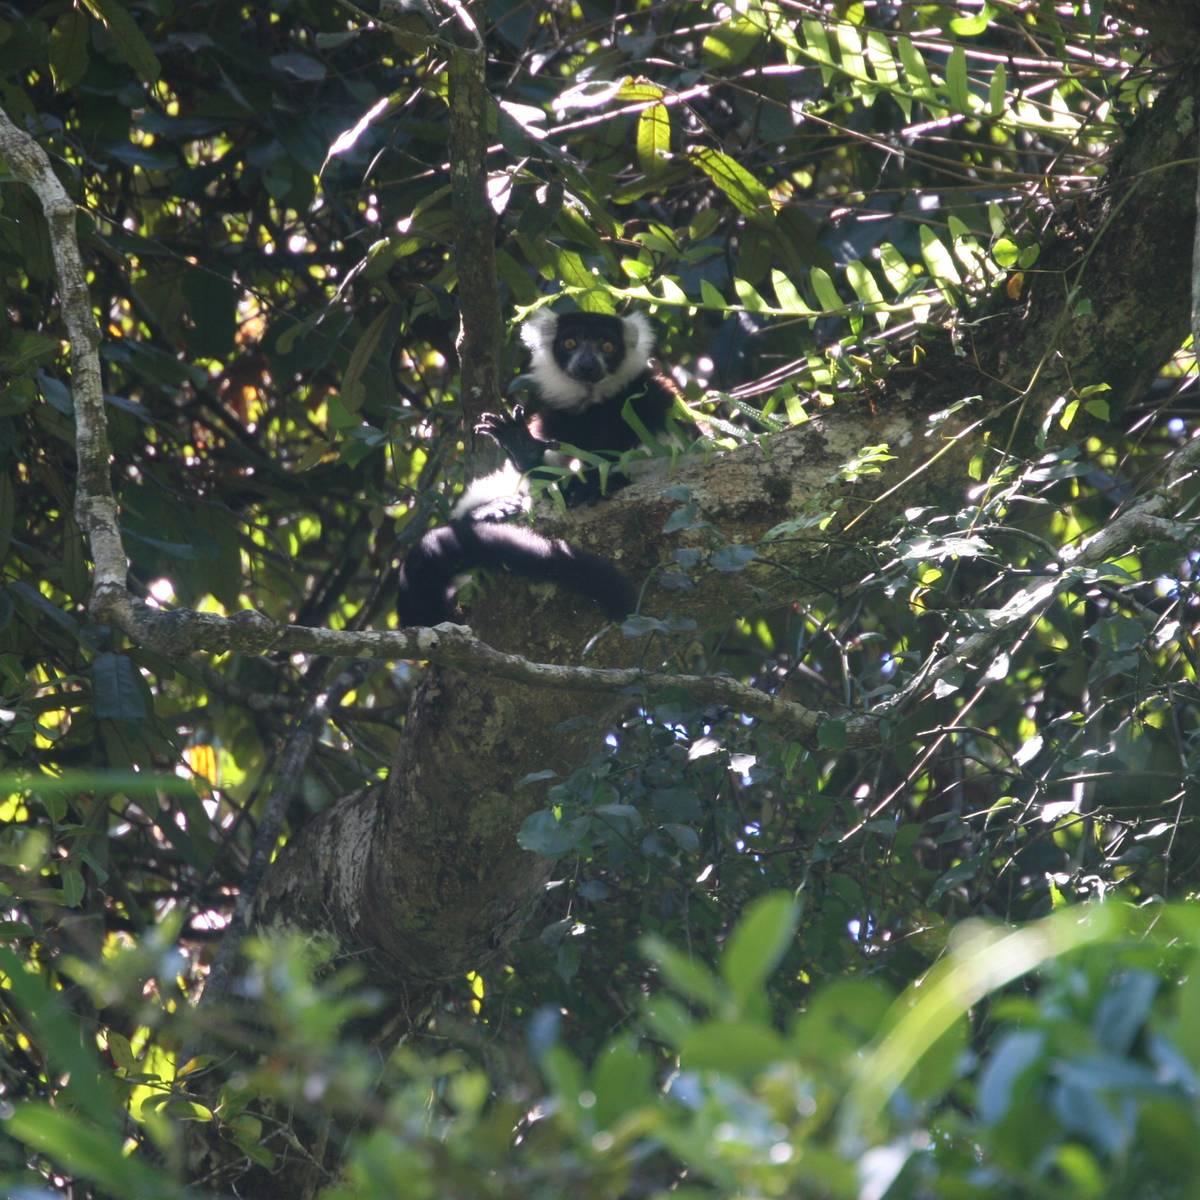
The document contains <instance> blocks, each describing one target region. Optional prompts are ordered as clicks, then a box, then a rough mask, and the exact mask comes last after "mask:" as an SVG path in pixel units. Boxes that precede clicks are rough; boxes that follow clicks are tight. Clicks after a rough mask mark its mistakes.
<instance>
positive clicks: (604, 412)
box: [398, 310, 679, 625]
mask: <svg viewBox="0 0 1200 1200" xmlns="http://www.w3.org/2000/svg"><path fill="white" fill-rule="evenodd" d="M521 340H522V341H523V342H524V343H525V345H526V346H527V347H528V349H529V351H530V354H531V356H532V361H531V363H530V367H529V371H528V382H529V383H530V384H531V385H532V389H533V392H534V404H533V406H532V409H533V411H532V412H531V413H529V414H527V413H526V412H525V411H524V410H523V409H521V408H520V407H519V406H518V407H517V408H516V409H515V410H514V413H513V415H512V416H511V417H509V416H505V415H502V414H497V413H484V414H483V415H482V416H481V418H480V421H479V424H478V425H476V427H475V432H476V433H478V434H481V435H483V436H485V437H488V438H491V439H492V440H493V441H495V442H497V443H498V444H499V445H500V447H501V448H502V449H503V450H504V452H505V454H506V456H507V458H508V462H507V463H505V465H504V466H503V467H501V468H500V470H498V471H495V472H493V473H492V474H491V475H486V476H484V477H482V478H480V479H476V480H474V481H473V482H472V483H471V484H469V485H468V486H467V489H466V490H465V491H464V493H463V495H462V496H461V497H460V499H459V500H458V502H457V504H455V506H454V509H453V511H452V513H451V520H450V524H449V525H445V526H442V527H441V528H440V529H433V530H430V531H429V532H428V533H427V534H425V536H424V537H423V538H422V539H421V540H420V541H419V542H418V543H417V544H416V545H415V546H414V547H413V548H412V549H411V550H410V551H409V553H408V556H407V558H405V560H404V564H403V566H402V567H401V568H400V598H399V604H398V611H399V616H400V624H401V625H436V624H437V623H438V622H439V621H449V620H452V619H453V616H454V592H455V587H456V581H457V579H458V577H459V576H460V575H461V574H462V573H463V572H464V571H467V570H470V569H471V568H472V567H488V568H497V567H506V568H507V569H508V570H510V571H513V572H514V573H516V574H517V575H521V576H523V577H525V578H526V579H533V580H539V581H545V582H549V583H554V584H556V585H558V586H559V587H564V588H569V589H570V590H572V591H575V592H578V593H580V594H581V595H583V596H586V597H587V598H588V599H590V600H593V601H595V603H596V604H597V605H599V607H600V609H601V610H602V611H603V612H604V614H605V616H607V617H609V618H610V619H612V620H619V619H620V618H622V617H625V616H627V615H628V614H629V613H631V612H632V611H633V609H634V607H635V606H636V602H637V595H636V592H635V591H634V588H633V585H632V584H631V583H630V582H629V580H628V579H627V578H626V577H625V575H624V574H622V572H621V571H619V570H618V569H617V568H616V567H615V566H614V565H613V564H612V563H611V562H609V561H608V560H607V559H604V558H601V557H599V556H598V555H595V554H589V553H588V552H587V551H586V550H580V549H578V548H576V547H575V546H572V545H571V544H570V543H569V542H565V541H563V540H562V539H561V538H548V537H545V536H544V535H542V534H540V533H537V532H535V531H534V530H532V529H529V528H525V527H522V526H513V525H504V524H502V523H501V522H503V521H504V520H505V519H506V518H508V517H511V516H514V515H515V514H516V513H518V512H519V511H521V510H522V509H523V508H525V507H527V504H528V484H527V476H528V475H529V474H530V473H531V472H532V473H534V474H536V473H537V469H538V468H539V467H541V466H544V465H545V466H556V465H565V464H566V463H568V462H569V461H570V456H569V453H568V454H563V453H560V451H559V447H560V445H565V446H567V447H574V448H575V449H578V450H583V451H587V452H589V453H594V454H599V453H603V452H606V451H607V452H610V453H613V454H614V455H615V454H620V453H622V452H623V451H626V450H631V449H633V448H634V447H635V446H638V445H640V444H641V438H640V437H639V435H638V433H637V432H636V431H635V429H634V427H633V425H632V424H630V423H629V422H628V421H626V420H625V418H624V416H623V415H622V413H623V410H624V408H625V405H626V403H628V404H629V405H630V408H631V411H632V413H633V415H634V416H635V417H636V420H637V423H638V424H639V425H640V426H641V427H642V428H644V429H645V430H646V431H647V432H648V433H650V434H651V435H652V436H654V437H657V436H659V435H661V434H663V433H665V432H666V431H667V428H668V417H669V414H670V413H671V410H672V409H673V408H674V406H675V400H676V397H677V396H678V395H679V392H678V389H677V388H676V387H675V385H674V383H673V382H672V381H671V380H670V379H668V378H667V377H666V376H664V375H662V374H660V373H658V372H657V371H656V370H655V368H654V366H653V365H652V364H651V362H650V355H651V354H652V353H653V350H654V334H653V333H652V331H651V329H650V322H649V321H648V320H647V319H646V317H645V316H643V315H642V314H641V313H635V314H633V315H632V316H628V317H613V316H608V315H606V314H603V313H586V312H575V313H564V314H562V315H561V316H556V315H555V314H554V313H552V312H550V311H548V310H542V311H541V312H538V313H536V314H534V316H532V317H530V318H529V319H528V320H527V321H526V322H525V323H524V325H522V326H521ZM556 474H558V475H561V474H562V472H561V470H560V471H558V472H557V473H556ZM627 482H628V480H627V479H625V478H623V477H621V476H620V475H619V474H618V473H617V472H615V471H614V472H610V473H609V477H608V479H607V481H606V483H607V488H608V490H610V491H611V490H613V489H614V488H617V487H620V486H622V485H623V484H625V483H627ZM600 483H601V481H600V478H599V472H597V471H596V470H594V469H592V470H584V471H582V472H579V473H576V474H575V475H573V476H571V477H570V478H569V479H568V480H567V481H566V483H565V484H563V485H562V491H563V495H564V497H565V498H566V501H567V503H568V504H577V503H579V502H581V501H584V500H591V499H596V498H598V497H599V495H600V493H601V487H600Z"/></svg>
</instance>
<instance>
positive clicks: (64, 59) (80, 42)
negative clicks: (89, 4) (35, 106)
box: [50, 8, 91, 92]
mask: <svg viewBox="0 0 1200 1200" xmlns="http://www.w3.org/2000/svg"><path fill="white" fill-rule="evenodd" d="M90 32H91V24H90V22H89V21H88V19H87V15H86V14H85V13H84V12H83V11H82V10H81V9H78V8H71V9H70V10H69V11H67V12H65V13H63V14H62V16H60V17H59V18H58V20H57V21H55V22H54V28H53V29H52V30H51V31H50V69H51V71H52V72H53V73H54V86H55V88H57V89H58V91H60V92H65V91H67V90H69V89H70V88H73V87H74V86H75V85H76V84H77V83H78V82H79V81H80V80H81V79H82V78H83V75H84V72H85V71H86V70H87V65H88V35H89V34H90Z"/></svg>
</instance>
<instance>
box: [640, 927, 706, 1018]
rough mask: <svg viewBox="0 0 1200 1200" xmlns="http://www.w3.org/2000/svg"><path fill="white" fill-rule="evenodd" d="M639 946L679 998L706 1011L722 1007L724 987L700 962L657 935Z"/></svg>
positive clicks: (649, 936) (651, 935)
mask: <svg viewBox="0 0 1200 1200" xmlns="http://www.w3.org/2000/svg"><path fill="white" fill-rule="evenodd" d="M639 945H640V947H641V951H642V953H643V954H644V955H645V956H646V957H647V958H648V959H650V961H651V962H653V963H654V964H655V966H657V967H658V969H659V971H660V972H661V973H662V976H663V978H664V979H665V980H666V981H667V983H668V984H670V985H671V987H673V988H674V989H675V991H677V992H679V993H680V995H682V996H686V997H687V998H688V999H689V1000H695V1001H697V1002H699V1003H700V1004H703V1005H705V1006H706V1007H707V1008H712V1009H715V1008H717V1007H719V1006H720V1004H721V1002H722V1000H723V999H724V992H723V991H722V989H721V985H720V983H719V982H718V981H717V979H716V978H715V977H714V976H713V974H712V973H711V972H710V971H709V969H708V968H707V967H706V966H705V965H704V964H703V963H701V962H700V961H699V960H698V959H695V958H693V957H692V956H691V955H690V954H684V953H683V952H682V951H680V950H676V949H675V947H674V946H672V945H671V944H670V943H669V942H667V941H666V940H665V939H663V938H660V937H658V936H657V934H647V935H646V936H645V937H643V938H642V940H641V942H640V943H639Z"/></svg>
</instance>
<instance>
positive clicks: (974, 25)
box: [950, 4, 996, 37]
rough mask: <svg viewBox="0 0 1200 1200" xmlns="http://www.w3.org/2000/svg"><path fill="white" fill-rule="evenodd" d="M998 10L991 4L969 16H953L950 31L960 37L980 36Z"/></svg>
mask: <svg viewBox="0 0 1200 1200" xmlns="http://www.w3.org/2000/svg"><path fill="white" fill-rule="evenodd" d="M995 15H996V10H995V9H994V8H993V7H992V6H991V5H990V4H984V6H983V8H982V9H981V10H980V11H979V12H978V13H974V14H973V15H971V16H969V17H951V19H950V31H951V32H952V33H954V34H957V35H958V36H959V37H978V36H979V35H980V34H981V33H983V31H984V30H985V29H987V27H988V26H989V25H990V24H991V21H992V18H993V17H994V16H995Z"/></svg>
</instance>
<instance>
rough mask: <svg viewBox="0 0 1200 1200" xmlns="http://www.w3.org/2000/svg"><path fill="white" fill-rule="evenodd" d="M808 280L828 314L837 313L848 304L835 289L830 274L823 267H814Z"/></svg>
mask: <svg viewBox="0 0 1200 1200" xmlns="http://www.w3.org/2000/svg"><path fill="white" fill-rule="evenodd" d="M808 278H809V281H810V282H811V283H812V288H813V291H814V292H815V293H816V296H817V300H818V301H819V302H820V304H821V307H822V309H824V310H825V311H826V312H836V311H837V310H838V309H841V308H845V307H846V302H845V300H843V299H842V298H841V296H839V295H838V290H837V288H836V287H834V285H833V280H832V279H831V278H830V277H829V272H828V271H826V270H825V269H824V268H823V267H813V269H812V270H811V271H810V272H809V273H808Z"/></svg>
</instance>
